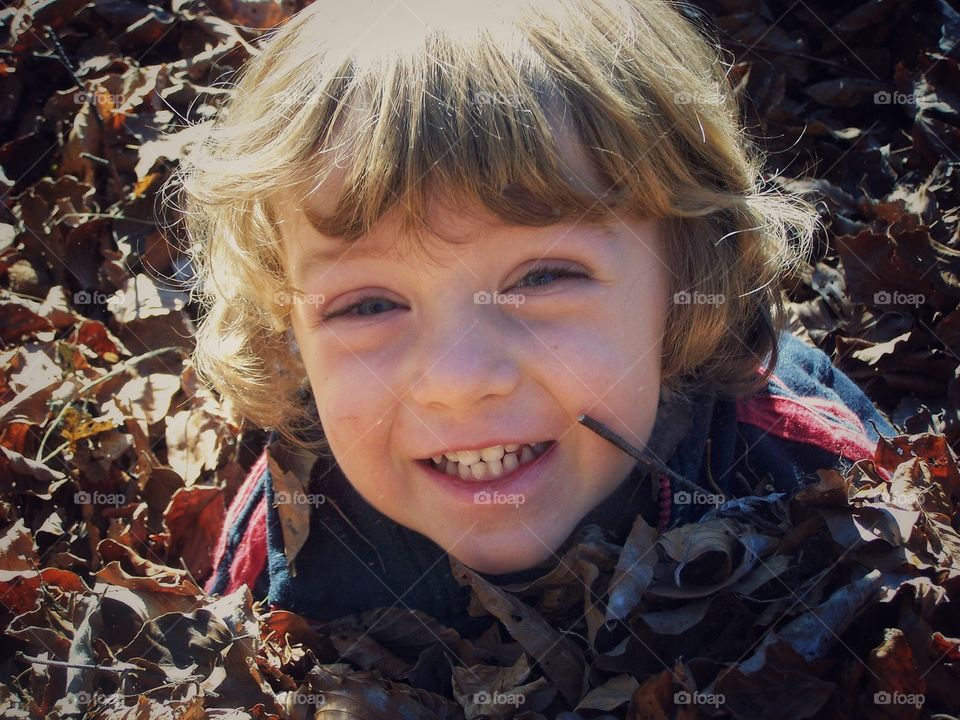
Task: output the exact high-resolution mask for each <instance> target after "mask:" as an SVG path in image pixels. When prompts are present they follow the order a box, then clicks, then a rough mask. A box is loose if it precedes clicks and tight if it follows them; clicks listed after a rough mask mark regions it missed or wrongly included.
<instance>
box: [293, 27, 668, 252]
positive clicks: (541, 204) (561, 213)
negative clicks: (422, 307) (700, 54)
mask: <svg viewBox="0 0 960 720" xmlns="http://www.w3.org/2000/svg"><path fill="white" fill-rule="evenodd" d="M465 51H466V52H467V54H472V57H470V58H468V60H469V61H465V58H464V57H463V55H464V52H465ZM455 60H456V61H455ZM518 69H519V71H518ZM349 70H350V68H348V67H345V68H342V69H341V70H340V71H339V72H338V74H337V76H336V77H337V78H338V79H339V80H338V82H332V83H329V84H328V85H327V86H326V87H323V88H321V89H318V91H317V92H318V94H319V95H320V96H323V97H327V98H330V102H331V103H334V102H335V103H336V106H337V107H338V108H340V110H341V112H342V113H343V114H342V115H341V116H340V117H338V118H337V121H336V122H335V123H327V124H326V125H325V127H327V128H329V131H328V132H321V133H318V139H317V143H316V145H315V146H314V148H313V150H312V152H311V156H310V157H309V158H306V159H305V171H304V170H301V171H299V172H298V174H299V177H300V178H303V177H304V174H303V173H304V172H305V173H306V176H307V177H311V178H313V179H314V184H313V186H312V187H311V188H310V191H309V193H308V194H313V195H314V196H315V197H318V198H322V202H321V203H320V204H319V205H321V206H322V210H320V211H317V210H316V209H312V212H311V222H312V223H313V224H314V225H315V227H317V229H318V230H320V232H322V233H323V234H325V235H327V236H329V237H333V238H342V239H344V240H347V241H352V240H355V239H357V238H359V237H361V236H363V235H365V234H366V233H368V232H369V231H370V229H371V228H372V227H373V226H374V224H376V223H377V222H378V221H379V220H380V219H381V218H382V217H383V216H384V214H385V213H387V212H388V211H391V210H394V211H395V212H397V213H398V214H399V216H400V219H401V226H402V228H403V229H404V231H405V232H412V233H418V232H419V231H420V230H421V229H422V228H424V227H427V226H428V221H427V218H428V214H429V213H428V210H429V204H430V202H431V201H433V200H437V199H439V200H441V201H443V202H444V203H445V204H448V206H450V207H455V208H466V207H471V206H476V205H479V206H481V207H484V208H486V209H487V210H489V211H490V212H492V213H493V214H494V215H495V216H497V217H498V218H500V219H502V220H503V221H505V222H507V223H511V224H519V225H533V226H542V225H547V224H550V223H556V222H562V221H576V220H586V221H596V220H600V219H602V218H603V217H605V216H607V215H608V214H609V213H610V211H611V210H614V209H620V208H622V207H623V206H625V205H629V207H630V211H631V213H633V214H635V215H638V216H641V217H643V216H653V215H658V214H662V208H658V207H655V206H654V203H653V199H655V198H659V197H663V196H664V195H665V190H664V189H663V188H656V187H652V186H651V184H650V183H647V184H646V187H645V192H643V193H640V192H637V188H636V179H635V178H636V176H637V175H643V176H645V177H647V178H653V177H655V176H656V174H655V173H654V172H653V171H652V169H650V170H646V169H645V168H642V167H638V166H639V165H640V164H642V163H643V162H644V161H643V158H636V157H635V158H630V157H629V156H630V155H631V154H632V153H631V150H630V146H629V145H628V144H627V143H623V146H621V145H620V144H619V143H617V141H616V140H617V130H616V128H615V127H614V125H613V122H612V121H611V119H610V118H609V117H608V116H606V115H605V114H604V112H603V110H602V109H601V105H602V103H598V104H594V103H592V102H590V101H589V100H588V99H587V98H584V97H579V98H577V99H576V101H575V102H571V99H570V98H569V97H568V91H567V90H565V89H563V88H562V85H561V83H560V81H559V79H558V78H557V77H556V76H555V75H554V74H553V73H552V72H551V71H550V70H549V69H548V68H547V66H546V65H545V64H544V62H543V60H542V59H541V58H540V57H539V56H538V55H537V54H536V53H535V52H534V51H533V49H532V48H531V47H530V46H529V45H527V44H526V43H519V44H518V46H517V47H516V48H515V50H514V52H513V56H512V57H508V56H507V55H506V54H504V53H502V52H500V51H499V50H498V49H497V44H496V43H494V42H491V41H488V42H486V43H477V45H475V46H473V47H471V48H464V47H462V46H460V47H454V46H453V45H450V44H448V43H446V42H445V41H444V39H443V38H440V37H437V38H434V39H433V40H432V42H430V43H429V45H428V46H427V47H424V48H422V49H421V51H420V52H419V53H414V54H409V55H407V56H405V57H404V58H402V59H401V60H399V61H396V60H393V61H390V62H384V63H383V64H382V65H381V64H380V63H376V64H372V65H371V66H370V67H368V68H365V69H358V68H356V66H355V65H354V66H353V70H354V74H353V76H352V77H349V79H348V80H346V81H344V75H343V74H340V73H341V72H349ZM610 101H611V100H608V101H607V102H608V103H609V102H610ZM334 177H335V178H336V182H334V181H333V180H334ZM301 186H302V185H301Z"/></svg>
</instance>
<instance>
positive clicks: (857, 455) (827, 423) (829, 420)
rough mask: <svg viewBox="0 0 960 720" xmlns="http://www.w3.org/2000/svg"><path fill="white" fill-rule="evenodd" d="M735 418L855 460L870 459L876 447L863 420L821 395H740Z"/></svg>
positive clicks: (766, 430)
mask: <svg viewBox="0 0 960 720" xmlns="http://www.w3.org/2000/svg"><path fill="white" fill-rule="evenodd" d="M818 411H819V412H818ZM821 413H827V414H828V415H829V416H830V417H825V416H824V415H823V414H821ZM737 421H738V422H745V423H747V424H749V425H753V426H754V427H757V428H760V429H761V430H763V431H764V432H768V433H770V434H771V435H776V436H777V437H781V438H784V439H785V440H793V441H795V442H800V443H804V444H806V445H813V446H815V447H818V448H821V449H823V450H826V451H827V452H836V453H839V454H840V455H842V456H843V457H845V458H847V459H848V460H851V461H854V462H856V461H857V460H863V459H864V458H869V459H873V457H874V452H875V450H876V443H874V442H871V441H870V440H869V439H868V438H867V437H866V435H864V433H863V431H862V429H863V423H862V422H861V421H860V418H859V417H857V416H856V414H854V413H853V412H852V411H851V410H850V409H849V408H847V407H846V406H845V405H843V404H842V403H838V402H833V401H830V400H826V399H823V398H808V397H804V398H803V399H802V400H800V399H796V398H790V397H781V396H777V395H759V396H755V397H752V398H749V399H740V400H738V401H737ZM846 423H851V424H853V425H854V426H855V427H859V428H861V431H860V432H858V431H856V430H853V429H851V428H850V427H849V425H848V424H846Z"/></svg>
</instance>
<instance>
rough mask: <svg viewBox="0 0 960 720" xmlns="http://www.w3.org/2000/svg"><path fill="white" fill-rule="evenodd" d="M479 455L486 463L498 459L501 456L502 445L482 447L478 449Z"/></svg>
mask: <svg viewBox="0 0 960 720" xmlns="http://www.w3.org/2000/svg"><path fill="white" fill-rule="evenodd" d="M480 457H481V458H483V461H484V462H486V463H488V462H493V461H494V460H499V459H500V458H502V457H503V446H502V445H498V446H497V447H491V448H484V449H483V450H481V451H480Z"/></svg>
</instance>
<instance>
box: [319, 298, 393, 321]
mask: <svg viewBox="0 0 960 720" xmlns="http://www.w3.org/2000/svg"><path fill="white" fill-rule="evenodd" d="M378 303H379V304H381V305H382V304H384V303H385V304H387V305H396V304H397V303H395V302H393V300H387V299H386V298H382V297H377V296H376V295H368V296H366V297H362V298H360V299H359V300H357V302H355V303H353V305H348V306H347V307H345V308H343V309H342V310H337V311H336V312H333V313H327V314H326V315H324V316H323V319H324V320H329V319H330V318H335V317H340V316H341V315H353V316H354V317H369V316H371V315H379V314H380V313H377V312H354V310H360V311H362V310H363V308H364V307H366V308H369V307H371V306H374V307H375V306H376V305H377V304H378Z"/></svg>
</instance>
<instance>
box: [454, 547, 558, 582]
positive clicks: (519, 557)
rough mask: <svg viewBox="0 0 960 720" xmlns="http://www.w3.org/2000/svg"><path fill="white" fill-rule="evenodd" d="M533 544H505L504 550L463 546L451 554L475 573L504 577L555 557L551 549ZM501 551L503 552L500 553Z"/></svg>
mask: <svg viewBox="0 0 960 720" xmlns="http://www.w3.org/2000/svg"><path fill="white" fill-rule="evenodd" d="M533 542H534V543H535V546H534V545H530V546H528V547H524V546H522V545H518V543H516V542H513V543H507V544H505V545H506V546H505V547H503V548H498V547H497V546H496V545H485V546H484V547H482V548H481V547H476V548H473V547H471V548H464V547H462V544H461V547H458V548H456V552H453V551H451V552H450V554H451V555H453V556H454V557H455V558H457V560H459V561H460V562H462V563H463V564H464V565H466V566H467V567H468V568H470V569H471V570H473V571H475V572H481V573H485V574H487V575H502V574H504V573H512V572H518V571H520V570H528V569H530V568H532V567H535V566H537V565H539V564H540V563H542V562H544V561H545V560H547V558H549V557H552V556H553V553H552V552H551V550H550V548H547V547H544V546H543V544H541V543H540V542H538V541H537V540H536V539H534V540H533ZM501 549H502V552H498V550H501Z"/></svg>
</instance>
